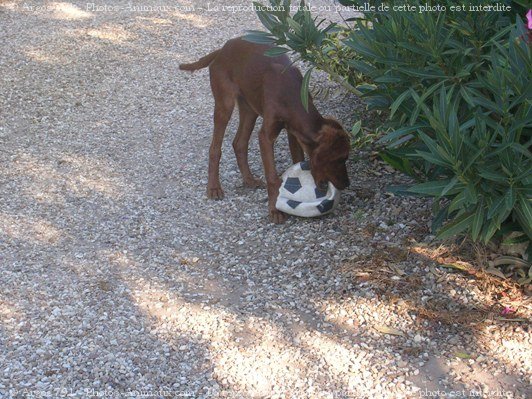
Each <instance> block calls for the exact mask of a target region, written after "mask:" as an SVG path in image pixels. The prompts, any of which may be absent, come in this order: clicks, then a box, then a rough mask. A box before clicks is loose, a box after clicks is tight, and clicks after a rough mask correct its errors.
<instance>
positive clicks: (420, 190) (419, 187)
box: [408, 179, 451, 197]
mask: <svg viewBox="0 0 532 399" xmlns="http://www.w3.org/2000/svg"><path fill="white" fill-rule="evenodd" d="M450 182H451V179H447V180H438V181H429V182H426V183H421V184H416V185H415V186H412V187H410V189H409V190H408V191H410V192H412V193H416V194H424V195H429V196H432V197H441V196H442V192H443V191H444V190H445V189H446V188H447V186H448V185H449V183H450Z"/></svg>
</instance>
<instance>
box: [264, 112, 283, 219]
mask: <svg viewBox="0 0 532 399" xmlns="http://www.w3.org/2000/svg"><path fill="white" fill-rule="evenodd" d="M281 129H282V125H281V124H279V123H273V124H268V123H266V121H264V124H263V125H262V128H261V129H260V131H259V146H260V155H261V157H262V164H263V165H264V175H265V177H266V184H267V186H268V211H269V215H270V221H272V222H273V223H275V224H280V223H284V222H285V220H286V218H287V215H286V213H283V212H281V211H279V210H278V209H277V208H276V207H275V203H276V201H277V197H278V195H279V187H280V186H281V179H280V178H279V176H278V175H277V170H276V168H275V159H274V152H273V145H274V143H275V139H276V138H277V136H278V135H279V132H280V131H281Z"/></svg>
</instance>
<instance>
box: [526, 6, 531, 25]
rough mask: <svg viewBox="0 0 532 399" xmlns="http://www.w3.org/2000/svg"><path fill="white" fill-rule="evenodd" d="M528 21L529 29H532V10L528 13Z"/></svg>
mask: <svg viewBox="0 0 532 399" xmlns="http://www.w3.org/2000/svg"><path fill="white" fill-rule="evenodd" d="M526 19H527V20H528V29H532V9H531V10H528V12H527V13H526Z"/></svg>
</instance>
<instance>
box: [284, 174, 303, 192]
mask: <svg viewBox="0 0 532 399" xmlns="http://www.w3.org/2000/svg"><path fill="white" fill-rule="evenodd" d="M301 187H303V186H302V185H301V182H300V181H299V178H298V177H289V178H287V179H286V182H285V183H284V188H285V189H286V190H287V191H289V192H291V193H292V194H294V193H295V192H296V191H297V190H299V189H300V188H301Z"/></svg>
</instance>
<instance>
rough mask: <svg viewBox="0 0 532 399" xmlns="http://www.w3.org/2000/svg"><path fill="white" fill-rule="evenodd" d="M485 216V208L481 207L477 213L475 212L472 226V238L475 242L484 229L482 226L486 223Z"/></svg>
mask: <svg viewBox="0 0 532 399" xmlns="http://www.w3.org/2000/svg"><path fill="white" fill-rule="evenodd" d="M484 216H485V210H484V207H483V206H482V205H481V206H479V207H478V208H477V211H476V212H475V215H474V217H473V223H472V224H471V238H472V239H473V241H476V240H477V238H478V235H479V234H480V230H481V229H482V225H483V223H484Z"/></svg>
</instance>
